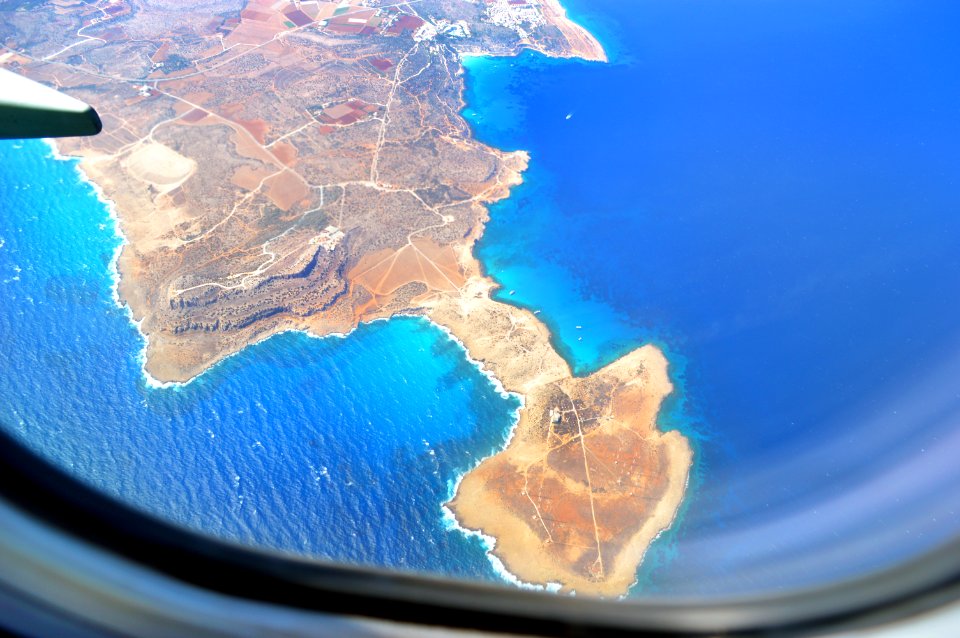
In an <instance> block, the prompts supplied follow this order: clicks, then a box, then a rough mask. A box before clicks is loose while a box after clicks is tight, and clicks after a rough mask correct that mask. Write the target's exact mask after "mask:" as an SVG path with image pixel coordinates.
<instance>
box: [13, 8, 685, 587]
mask: <svg viewBox="0 0 960 638" xmlns="http://www.w3.org/2000/svg"><path fill="white" fill-rule="evenodd" d="M0 13H2V14H3V17H4V20H3V21H0V42H2V43H3V49H2V52H0V64H4V65H6V66H8V67H10V68H12V69H13V70H15V71H18V72H20V73H24V74H26V75H28V76H30V77H33V78H34V79H37V80H40V81H43V82H46V83H48V84H52V85H56V86H58V87H61V88H63V89H65V90H67V91H69V92H71V93H73V94H75V95H76V96H77V97H78V98H80V99H83V100H85V101H87V102H90V103H91V104H94V105H95V106H96V108H97V109H98V111H99V112H100V113H101V116H102V119H103V123H104V132H103V134H101V135H100V136H97V137H95V138H90V139H82V140H69V141H64V142H62V143H61V146H60V150H61V152H63V153H64V154H68V155H72V156H76V157H79V158H80V167H81V169H82V170H83V172H84V173H85V175H86V176H88V177H89V179H90V180H91V181H92V182H93V183H94V184H95V185H96V186H97V187H98V188H99V189H101V191H102V193H103V194H104V196H105V197H106V198H108V199H109V200H110V201H111V202H112V204H113V206H114V212H115V214H116V216H117V221H118V226H119V229H120V231H121V232H122V234H123V236H124V238H125V245H124V247H123V250H122V252H121V254H120V255H119V257H118V259H117V264H116V266H117V271H118V274H119V284H118V296H119V299H120V301H121V302H122V303H124V304H126V305H127V306H128V307H129V309H130V312H131V314H132V317H133V319H134V320H135V321H136V322H137V324H138V326H139V329H140V330H141V332H142V333H143V335H144V337H145V338H146V346H145V351H144V371H145V373H146V374H147V375H148V377H149V378H150V379H152V380H154V381H156V382H159V383H184V382H188V381H189V380H191V379H192V378H194V377H196V376H197V375H199V374H202V373H203V372H204V371H205V370H207V369H209V368H210V367H211V366H213V365H215V364H216V363H217V362H219V361H221V360H223V359H224V358H225V357H228V356H230V355H231V354H234V353H236V352H238V351H240V350H241V349H243V348H245V347H246V346H248V345H250V344H252V343H256V342H258V341H261V340H263V339H266V338H269V337H270V336H272V335H275V334H278V333H280V332H283V331H287V330H305V331H308V332H310V333H312V334H315V335H318V336H324V335H330V334H343V333H348V332H350V331H351V330H353V329H354V328H356V326H357V325H359V324H360V323H363V322H368V321H373V320H376V319H383V318H389V317H391V316H395V315H399V314H403V315H419V316H423V317H425V318H427V319H429V320H430V321H433V322H434V323H436V324H438V325H440V326H442V327H443V328H445V329H447V330H448V331H449V332H450V333H451V334H452V335H453V336H454V337H456V338H457V339H459V340H460V341H461V342H462V343H463V344H464V346H465V347H466V349H467V351H468V352H469V354H470V356H471V357H472V358H473V359H475V360H476V361H478V362H479V363H480V364H481V365H482V366H483V367H484V368H485V369H486V370H487V371H489V372H490V373H491V374H492V375H493V376H494V377H495V378H496V379H497V380H498V381H499V382H500V383H501V384H502V385H503V387H504V389H505V390H507V391H509V392H513V393H516V394H517V395H519V396H520V397H521V398H522V399H523V402H524V405H523V408H522V409H521V410H520V415H519V421H518V423H517V425H516V428H515V431H514V433H513V436H512V438H511V440H510V442H509V444H508V445H507V447H506V449H505V450H503V451H501V452H500V453H498V454H496V455H494V456H492V457H490V458H488V459H486V460H484V461H483V462H482V463H480V464H479V465H478V466H477V467H476V468H475V469H473V470H472V471H471V472H469V473H468V474H467V475H466V476H465V477H464V478H463V480H462V481H461V483H460V485H459V489H458V491H457V493H456V495H455V496H454V498H453V500H452V501H451V502H450V503H449V504H448V506H449V508H450V510H451V511H452V512H453V513H454V515H455V516H456V517H457V519H458V521H459V523H460V524H461V526H462V527H464V528H466V529H471V530H478V531H482V532H483V533H484V534H487V535H489V536H492V537H494V538H495V539H496V546H495V548H494V550H493V552H494V554H495V555H496V556H497V557H498V558H499V559H500V560H501V561H502V562H503V564H504V565H505V566H506V568H507V569H508V570H509V571H510V572H511V573H513V574H514V575H515V576H516V577H517V578H518V579H520V580H521V581H524V582H528V583H537V584H541V585H547V584H551V583H558V584H559V585H560V586H561V588H562V589H563V590H565V591H576V592H577V593H579V594H595V595H602V596H618V595H623V594H625V593H626V591H627V590H628V588H629V587H630V586H631V585H632V584H633V583H634V582H635V580H636V571H637V568H638V565H639V564H640V562H641V560H642V558H643V555H644V552H645V551H646V549H647V548H648V547H649V545H650V543H651V542H652V540H653V539H654V538H655V537H656V536H657V535H658V534H659V533H660V532H661V531H663V530H664V529H666V528H668V527H669V526H670V525H671V523H672V521H673V519H674V516H675V515H676V512H677V509H678V507H679V505H680V502H681V500H682V498H683V494H684V489H685V486H686V482H687V476H688V473H689V470H690V467H691V459H692V452H691V449H690V446H689V444H688V442H687V440H686V439H685V438H684V437H683V436H682V435H681V434H680V433H678V432H666V433H665V432H661V431H659V430H658V428H657V425H656V424H657V415H658V413H659V410H660V406H661V404H662V401H663V399H664V397H665V396H666V395H667V394H668V393H669V392H670V391H671V384H670V381H669V377H668V374H667V361H666V359H665V358H664V356H663V354H662V353H661V352H660V351H659V350H658V349H656V348H654V347H652V346H644V347H642V348H639V349H637V350H635V351H633V352H631V353H629V354H627V355H626V356H624V357H622V358H621V359H619V360H617V361H615V362H613V363H611V364H609V365H608V366H606V367H605V368H603V369H602V370H599V371H597V372H595V373H593V374H591V375H589V376H587V377H574V376H573V375H572V373H571V370H570V367H569V365H568V364H567V363H566V362H565V361H564V360H563V358H562V357H560V356H559V354H557V352H556V351H555V350H554V349H553V347H552V345H551V343H550V334H549V332H548V330H547V328H546V327H545V326H544V324H543V323H541V322H540V321H539V320H538V319H537V318H536V317H535V316H534V315H533V314H532V313H531V312H528V311H526V310H523V309H520V308H517V307H514V306H512V305H508V304H504V303H501V302H498V301H495V300H494V299H493V298H492V291H493V290H494V287H495V284H494V282H492V281H491V280H490V279H488V278H486V277H484V276H483V275H482V272H481V268H480V264H479V263H478V262H477V260H476V258H475V257H474V256H473V246H474V244H475V242H476V241H477V239H478V238H479V237H480V236H481V235H482V233H483V228H484V224H485V222H486V220H487V215H488V212H487V205H488V204H489V203H491V202H494V201H496V200H498V199H501V198H504V197H507V196H508V195H509V190H510V188H511V187H512V186H515V185H517V184H519V183H520V181H521V175H522V173H523V171H524V169H525V168H526V165H527V161H528V158H527V156H526V154H525V153H523V152H504V151H502V150H499V149H495V148H490V147H488V146H485V145H483V144H481V143H479V142H478V141H477V140H475V139H473V137H472V135H471V132H470V128H469V126H468V125H467V124H466V122H465V121H464V120H463V118H462V117H461V116H460V111H461V110H462V108H463V106H464V104H463V99H462V96H463V90H464V86H463V71H462V65H461V60H462V57H463V56H465V55H497V56H505V55H515V54H517V53H518V52H519V51H521V50H523V49H533V50H537V51H540V52H541V53H544V54H546V55H551V56H562V57H579V58H583V59H587V60H594V61H603V60H606V55H605V53H604V51H603V48H602V47H601V46H600V44H599V43H598V42H597V41H596V39H594V38H593V37H592V36H591V35H590V33H589V32H587V31H586V30H585V29H583V28H582V27H580V26H579V25H576V24H575V23H573V22H572V21H570V20H569V19H568V18H567V17H566V13H565V11H564V9H563V7H562V6H561V5H560V4H559V3H558V2H557V0H524V1H521V2H516V1H510V0H484V1H481V2H464V1H461V0H422V1H421V2H418V3H415V4H403V5H397V4H395V3H387V2H375V1H364V0H347V1H346V2H323V1H321V2H316V3H309V4H308V3H296V4H295V3H285V2H273V1H268V0H220V1H213V2H206V3H202V4H200V5H196V7H195V8H191V9H186V8H184V7H183V6H181V4H180V3H172V2H153V1H149V2H148V1H146V0H112V1H111V2H107V3H99V4H98V5H96V6H93V5H88V4H85V3H79V2H70V1H69V0H64V1H63V2H59V1H58V2H53V3H49V4H44V5H41V6H38V7H35V8H32V9H31V10H30V11H8V12H0ZM38 24H43V25H44V28H43V29H37V25H38ZM440 505H441V504H438V507H439V506H440Z"/></svg>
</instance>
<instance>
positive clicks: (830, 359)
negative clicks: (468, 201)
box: [465, 0, 960, 595]
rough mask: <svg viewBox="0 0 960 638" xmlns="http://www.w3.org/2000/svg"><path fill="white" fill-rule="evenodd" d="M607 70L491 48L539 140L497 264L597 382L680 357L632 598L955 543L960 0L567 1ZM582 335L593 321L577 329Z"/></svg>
mask: <svg viewBox="0 0 960 638" xmlns="http://www.w3.org/2000/svg"><path fill="white" fill-rule="evenodd" d="M564 5H565V6H567V7H568V8H569V10H570V15H571V16H572V17H573V18H574V19H576V20H578V21H579V22H580V23H581V24H583V25H585V26H586V27H588V28H589V29H590V30H591V31H592V32H593V33H595V34H596V35H597V36H598V37H599V38H600V40H601V41H602V42H603V44H604V46H605V48H606V50H607V53H608V56H609V57H610V63H609V64H598V63H585V62H581V61H570V60H553V59H548V58H545V57H543V56H541V55H537V54H532V53H527V54H524V55H522V56H520V58H519V59H509V58H498V59H488V58H470V59H469V60H468V65H467V68H468V72H467V95H466V102H467V104H468V105H469V106H468V107H467V109H466V110H465V115H466V116H467V118H468V119H469V121H470V122H471V124H472V126H473V128H474V131H475V134H476V135H477V137H478V138H479V139H480V140H482V141H484V142H486V143H488V144H490V145H492V146H495V147H498V148H503V149H507V150H513V149H525V150H528V151H529V152H530V155H531V162H530V167H529V169H528V171H527V172H526V173H525V175H524V178H525V183H524V184H523V185H522V186H520V187H519V188H517V189H515V190H514V191H513V192H512V194H511V197H510V198H509V199H507V200H505V201H503V202H500V203H498V204H496V205H494V206H493V207H492V209H491V221H490V223H489V224H488V226H487V231H486V234H485V236H484V237H483V239H482V240H481V244H480V246H479V248H478V255H479V256H480V258H481V260H482V261H483V263H484V264H485V266H486V268H487V272H488V273H489V274H490V275H491V276H493V277H494V278H495V279H496V280H497V281H498V282H500V283H501V285H502V289H501V291H500V293H499V298H500V299H501V300H504V301H507V302H509V303H515V304H518V305H522V306H525V307H529V308H531V309H536V310H540V311H541V314H540V317H541V318H542V319H544V321H546V322H547V324H548V325H549V326H550V328H551V330H552V332H553V334H554V335H555V338H556V343H557V346H558V347H559V349H560V350H561V352H563V354H564V355H565V356H566V357H567V359H568V360H569V361H571V363H572V364H573V366H574V369H575V370H576V371H577V372H578V373H588V372H590V371H592V370H594V369H597V368H599V367H602V365H604V364H605V363H607V362H609V361H612V360H613V359H615V358H617V357H618V356H619V355H621V354H622V353H624V352H626V351H628V350H630V349H632V348H634V347H636V346H637V345H638V344H641V343H647V342H652V343H656V344H658V345H660V346H661V347H662V348H664V350H665V351H666V352H667V355H668V358H669V359H670V361H671V363H672V365H671V376H672V378H673V380H674V383H675V384H676V386H677V391H676V393H675V395H674V396H673V397H671V400H670V401H669V402H668V405H667V409H666V410H665V412H664V414H663V415H662V418H661V426H662V427H664V428H667V429H673V428H678V429H680V430H681V431H683V432H684V433H686V434H687V435H688V436H690V437H691V439H692V440H693V442H694V446H695V449H696V453H697V459H696V463H697V465H696V468H695V472H694V475H693V478H692V479H691V486H690V490H689V494H688V497H687V500H686V502H685V505H684V509H683V510H682V513H681V516H680V519H679V522H678V523H677V524H675V525H674V527H673V528H672V529H671V530H670V531H669V532H668V533H667V534H664V535H663V536H662V537H661V538H660V539H659V540H658V541H657V543H656V544H655V545H654V547H653V549H652V550H651V551H650V552H649V553H648V555H647V557H646V560H645V564H644V566H643V567H642V568H641V571H640V577H641V581H640V584H639V586H637V587H636V588H634V593H635V594H638V595H640V594H646V595H658V594H659V595H669V594H691V595H696V594H706V595H710V594H722V593H737V592H750V591H761V590H765V589H770V588H785V587H791V586H798V585H807V584H816V583H819V582H823V581H827V580H831V579H836V578H843V577H846V576H849V575H854V574H859V573H862V572H865V571H870V570H873V569H877V568H880V567H882V566H886V565H889V564H893V563H895V562H897V561H900V560H904V559H905V558H908V557H910V556H914V555H916V554H918V553H920V552H922V551H924V550H927V549H929V548H931V547H934V546H936V545H937V544H938V543H940V542H942V541H943V540H944V539H945V538H948V537H950V536H952V535H954V534H956V533H958V531H960V470H958V465H957V464H956V463H955V462H953V461H951V459H955V458H956V457H957V454H958V453H960V6H958V5H957V4H956V3H955V2H948V1H933V2H924V3H916V2H909V1H895V0H882V1H879V2H877V1H873V0H870V1H865V0H848V1H845V2H833V1H826V0H810V1H808V0H804V1H802V2H801V1H794V0H786V1H781V2H765V1H763V0H696V1H694V0H669V1H666V0H633V1H625V0H592V1H590V2H587V1H586V0H567V1H565V2H564ZM580 326H582V327H580Z"/></svg>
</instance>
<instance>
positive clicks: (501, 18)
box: [486, 0, 546, 38]
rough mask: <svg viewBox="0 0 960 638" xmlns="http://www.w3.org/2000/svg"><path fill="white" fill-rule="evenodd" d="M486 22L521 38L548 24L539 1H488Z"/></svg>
mask: <svg viewBox="0 0 960 638" xmlns="http://www.w3.org/2000/svg"><path fill="white" fill-rule="evenodd" d="M486 2H487V11H486V20H487V22H491V23H493V24H496V25H499V26H501V27H506V28H508V29H510V30H511V31H516V32H517V34H518V35H519V36H520V37H521V38H526V37H528V36H529V35H530V33H529V32H530V31H532V30H533V29H536V28H537V27H540V26H543V25H544V24H546V19H545V18H544V17H543V11H541V9H540V4H539V3H538V2H537V0H486Z"/></svg>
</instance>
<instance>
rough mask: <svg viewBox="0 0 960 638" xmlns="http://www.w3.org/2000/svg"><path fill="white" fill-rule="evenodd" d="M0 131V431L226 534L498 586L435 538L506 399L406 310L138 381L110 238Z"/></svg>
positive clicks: (75, 183)
mask: <svg viewBox="0 0 960 638" xmlns="http://www.w3.org/2000/svg"><path fill="white" fill-rule="evenodd" d="M49 155H50V153H49V149H48V148H47V147H46V146H45V145H43V144H42V143H41V142H20V143H12V142H4V143H0V163H2V165H3V166H4V169H3V171H0V202H2V204H0V423H2V424H3V426H4V427H6V428H8V429H10V430H12V431H13V432H15V433H16V434H17V435H18V436H20V437H21V438H22V439H23V440H25V441H26V442H28V443H29V444H30V446H31V447H33V448H35V449H37V450H40V451H41V452H42V453H43V454H45V455H46V456H48V457H51V458H53V459H54V460H55V461H56V462H57V463H59V464H61V465H63V466H65V467H67V468H68V469H70V470H71V471H72V472H73V473H74V474H76V475H77V476H79V477H81V478H83V479H84V480H86V481H88V482H90V483H92V484H93V485H95V486H97V487H99V488H101V489H103V490H105V491H106V492H108V493H110V494H113V495H116V496H119V497H121V498H123V499H124V500H126V501H129V502H131V503H133V504H135V505H138V506H139V507H141V508H144V509H147V510H149V511H150V512H153V513H155V514H157V515H160V516H162V517H164V518H167V519H171V520H173V521H176V522H179V523H182V524H184V525H187V526H190V527H193V528H196V529H201V530H204V531H207V532H210V533H213V534H216V535H219V536H222V537H225V538H228V539H232V540H235V541H238V542H242V543H247V544H257V545H262V546H267V547H271V548H277V549H282V550H288V551H294V552H302V553H306V554H308V555H312V556H322V557H332V558H336V559H339V560H345V561H349V562H359V563H372V564H378V565H386V566H390V567H397V568H404V569H415V570H429V571H439V572H441V573H445V574H450V575H455V576H462V577H468V578H481V579H492V580H498V577H497V575H496V574H495V573H494V571H493V569H492V567H491V565H490V563H489V561H488V560H487V558H486V557H485V555H484V548H483V547H482V546H481V541H480V540H479V539H477V538H475V537H473V538H468V537H466V536H464V535H463V534H461V533H460V532H458V531H455V530H454V531H451V530H448V529H447V528H446V526H445V524H444V521H443V513H442V511H441V507H440V506H441V503H443V502H444V501H445V500H446V499H447V496H448V493H449V490H450V485H451V482H452V481H454V480H456V477H457V476H459V475H460V474H461V473H462V472H463V471H464V470H465V469H467V468H469V467H471V466H472V465H473V464H474V463H475V462H476V459H477V457H478V456H485V455H488V454H490V453H491V452H492V450H494V449H495V448H497V447H500V446H502V445H503V441H504V437H505V435H506V430H507V428H509V426H510V425H511V424H512V422H513V411H514V409H515V408H516V407H517V404H516V401H515V399H512V398H511V399H505V398H503V397H501V396H500V395H499V394H498V393H497V391H496V390H495V389H494V388H493V386H492V385H491V383H490V382H489V380H487V378H486V377H484V376H482V375H481V374H480V373H479V371H478V370H477V369H476V368H475V367H474V366H473V365H471V364H469V363H468V362H467V360H466V359H465V358H464V356H463V352H462V350H461V349H460V347H459V346H458V345H456V344H455V343H454V342H452V341H450V340H449V339H448V338H447V337H446V335H445V334H444V333H443V332H441V331H440V330H438V329H436V328H434V327H432V326H431V325H430V324H427V323H425V322H422V321H419V320H415V319H400V320H393V321H389V322H379V323H375V324H372V325H369V326H365V327H362V328H360V329H359V330H358V331H357V332H356V333H355V334H354V335H353V336H351V337H349V338H346V339H340V338H330V339H322V340H321V339H313V338H310V337H307V336H305V335H303V334H300V333H287V334H283V335H280V336H278V337H275V338H273V339H270V340H268V341H266V342H264V343H262V344H259V345H256V346H254V347H252V348H249V349H247V350H245V351H243V352H242V353H240V354H239V355H237V356H235V357H232V358H230V359H228V360H227V361H225V362H224V363H222V364H220V365H218V366H216V367H215V368H213V369H212V370H210V371H209V372H207V373H205V374H204V375H202V376H201V377H200V378H198V379H197V380H196V381H194V382H192V383H190V384H188V385H186V386H184V387H182V388H177V389H151V388H148V387H147V386H146V385H145V383H144V379H143V377H142V374H141V367H140V362H139V359H138V356H139V353H140V350H141V348H142V341H141V338H140V336H139V334H138V333H137V331H136V329H135V328H134V327H133V326H132V325H131V323H130V322H129V320H128V318H127V315H126V313H125V311H123V310H121V309H120V308H118V307H117V306H116V304H115V303H114V301H113V297H112V293H111V288H110V286H111V277H110V274H109V269H108V267H109V264H110V262H111V260H112V259H113V254H114V251H115V249H116V246H117V245H118V243H119V239H118V238H117V236H116V235H115V234H114V230H113V223H112V221H111V220H110V218H109V217H108V213H107V211H106V210H105V208H104V206H103V205H102V204H101V203H100V202H99V201H98V200H97V199H96V198H95V196H94V194H93V192H92V189H91V188H90V187H89V185H87V184H85V183H83V182H81V181H80V180H79V178H78V174H77V172H76V169H75V167H74V165H73V163H72V162H64V161H56V160H53V159H51V158H50V157H49Z"/></svg>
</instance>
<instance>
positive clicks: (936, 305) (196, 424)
mask: <svg viewBox="0 0 960 638" xmlns="http://www.w3.org/2000/svg"><path fill="white" fill-rule="evenodd" d="M957 25H960V6H957V5H956V3H954V2H948V1H946V0H931V1H929V2H925V3H916V2H907V1H906V0H889V1H887V2H882V3H877V2H868V1H866V0H849V1H847V2H843V3H837V2H828V1H827V0H805V1H803V2H800V1H799V0H781V1H779V2H761V1H760V0H736V1H734V2H731V1H730V0H723V1H721V0H700V1H698V2H691V1H689V0H670V1H667V0H642V1H636V2H626V1H624V0H594V1H593V2H585V1H584V0H559V1H558V0H483V1H476V2H474V1H468V0H410V1H408V2H393V1H387V0H342V1H334V2H327V1H323V0H315V1H305V0H294V1H290V2H288V1H287V0H277V1H272V0H207V1H205V2H198V3H191V4H190V6H189V7H187V6H185V5H184V3H180V2H174V1H170V0H103V1H100V2H80V1H76V2H74V1H72V0H62V1H61V0H57V1H55V2H50V3H44V2H34V1H32V0H23V1H20V2H17V1H14V2H6V3H3V4H2V5H0V43H2V49H0V65H2V67H3V68H4V69H7V70H9V71H12V72H15V73H17V74H19V75H23V76H25V77H28V78H31V79H33V80H36V81H38V82H41V83H43V84H46V85H48V86H52V87H55V88H58V89H59V90H61V91H63V92H65V93H68V94H69V95H72V96H74V97H76V98H78V99H81V100H83V101H85V102H87V103H89V104H91V105H93V106H95V107H96V109H97V111H98V112H99V114H100V117H101V119H102V122H103V132H102V133H100V134H99V135H97V136H94V137H87V138H65V139H58V140H46V141H41V140H9V141H3V142H0V157H2V168H0V423H2V426H3V428H4V431H5V432H7V433H9V434H11V435H13V436H14V437H16V438H17V439H18V440H19V441H21V442H23V443H24V444H25V445H27V446H28V447H29V448H30V449H32V450H33V451H35V452H37V453H39V454H40V455H41V456H43V457H44V458H46V459H48V460H51V461H52V462H54V463H55V464H56V465H57V466H58V467H60V468H62V469H64V470H65V471H67V472H68V473H69V474H71V475H72V476H74V477H76V478H78V479H80V480H81V481H82V482H84V483H86V484H88V485H90V486H93V487H95V488H97V489H98V490H100V491H101V492H102V493H104V494H107V495H109V496H112V497H116V498H118V499H120V500H121V501H123V502H125V503H128V504H130V505H132V506H134V507H136V508H138V509H140V510H142V511H145V512H148V513H150V514H152V515H155V516H157V517H159V518H161V519H164V520H166V521H169V522H171V523H174V524H176V525H178V526H182V527H185V528H188V529H191V530H195V531H200V532H203V533H205V534H207V535H210V536H212V537H216V538H219V539H224V540H227V541H231V542H236V543H240V544H243V545H248V546H256V547H261V548H268V549H273V550H280V551H282V552H285V553H289V554H294V555H298V556H305V557H310V558H317V559H324V560H328V561H335V562H338V563H347V564H351V565H352V564H358V565H366V566H375V567H379V568H387V569H390V570H397V571H401V572H414V573H428V574H433V575H440V576H443V577H448V578H451V579H458V580H467V581H483V582H487V583H493V584H502V585H504V586H505V587H522V588H535V589H542V590H546V591H551V592H557V593H558V594H560V595H565V594H569V593H571V592H576V595H577V596H578V597H584V596H586V597H589V596H601V597H604V598H607V599H625V600H628V601H629V600H637V599H654V600H667V599H673V598H683V597H691V596H695V597H699V598H701V599H707V600H709V599H711V598H716V599H720V598H723V597H727V596H731V595H743V596H746V595H756V594H762V593H769V592H782V591H788V590H798V589H802V588H805V587H811V586H821V585H827V584H831V583H836V582H841V581H843V580H844V579H848V578H852V577H856V576H862V575H865V574H871V573H876V572H879V571H880V570H883V569H887V568H892V567H896V566H898V565H903V564H905V563H906V562H908V561H910V560H913V559H916V558H918V557H920V556H922V555H924V554H927V553H928V552H932V551H935V550H937V549H939V548H942V547H944V546H946V545H947V544H948V543H949V542H950V541H952V540H954V539H955V538H957V536H958V533H960V489H958V488H960V464H958V463H956V456H957V452H958V450H960V382H958V379H960V294H958V292H960V214H958V213H960V181H958V173H957V168H958V167H960V117H958V115H960V83H958V82H957V81H956V80H957V78H958V76H960V38H958V37H957V35H958V34H957V31H958V27H957Z"/></svg>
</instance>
